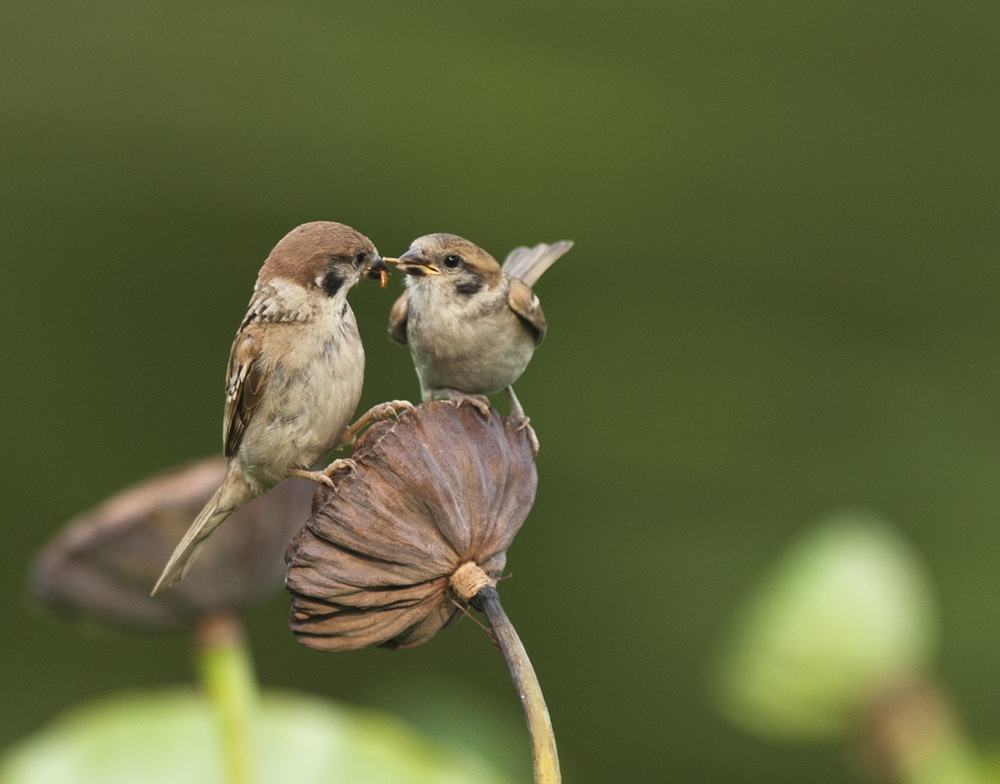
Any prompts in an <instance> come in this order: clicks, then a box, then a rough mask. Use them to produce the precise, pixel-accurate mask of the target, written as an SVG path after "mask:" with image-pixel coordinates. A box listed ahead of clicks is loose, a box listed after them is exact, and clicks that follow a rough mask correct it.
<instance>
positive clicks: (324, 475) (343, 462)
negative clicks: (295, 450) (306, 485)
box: [288, 457, 358, 492]
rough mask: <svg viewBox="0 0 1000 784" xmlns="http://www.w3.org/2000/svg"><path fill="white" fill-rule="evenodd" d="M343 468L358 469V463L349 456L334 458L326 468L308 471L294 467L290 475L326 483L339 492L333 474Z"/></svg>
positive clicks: (322, 483)
mask: <svg viewBox="0 0 1000 784" xmlns="http://www.w3.org/2000/svg"><path fill="white" fill-rule="evenodd" d="M341 468H347V469H349V470H351V471H356V470H357V468H358V464H357V463H355V462H354V461H353V460H351V459H350V458H349V457H345V458H341V459H338V460H334V461H333V462H332V463H330V465H328V466H327V467H326V468H324V469H323V470H322V471H306V470H304V469H299V468H294V469H292V470H291V471H289V472H288V475H289V476H297V477H300V478H302V479H309V480H311V481H313V482H316V483H317V484H321V485H326V486H327V487H329V488H330V489H331V490H333V491H334V492H337V485H335V484H334V482H333V475H334V474H335V473H337V471H339V470H340V469H341Z"/></svg>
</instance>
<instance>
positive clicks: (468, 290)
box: [455, 276, 486, 297]
mask: <svg viewBox="0 0 1000 784" xmlns="http://www.w3.org/2000/svg"><path fill="white" fill-rule="evenodd" d="M485 283H486V282H485V281H484V280H483V279H482V278H480V277H478V276H476V277H474V278H471V279H467V280H463V281H460V282H459V283H456V284H455V291H456V292H457V293H459V294H461V295H462V296H465V297H471V296H472V295H473V294H475V293H477V292H479V291H482V289H483V286H484V285H485Z"/></svg>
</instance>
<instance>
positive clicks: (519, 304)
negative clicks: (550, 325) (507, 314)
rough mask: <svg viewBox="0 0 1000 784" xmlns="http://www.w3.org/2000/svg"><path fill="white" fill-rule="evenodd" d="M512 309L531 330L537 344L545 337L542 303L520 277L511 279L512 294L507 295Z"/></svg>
mask: <svg viewBox="0 0 1000 784" xmlns="http://www.w3.org/2000/svg"><path fill="white" fill-rule="evenodd" d="M507 302H508V304H509V305H510V309H511V310H513V311H514V313H516V314H517V315H518V316H519V317H520V319H521V321H522V322H524V326H525V327H527V328H528V330H529V331H530V332H531V334H532V337H534V339H535V345H536V346H537V345H538V344H539V343H541V342H542V339H543V338H544V337H545V330H546V324H545V314H544V313H542V303H540V302H539V301H538V297H536V296H535V292H533V291H532V290H531V287H530V286H528V285H527V284H526V283H524V282H523V281H521V280H519V279H518V278H511V280H510V294H509V295H508V297H507Z"/></svg>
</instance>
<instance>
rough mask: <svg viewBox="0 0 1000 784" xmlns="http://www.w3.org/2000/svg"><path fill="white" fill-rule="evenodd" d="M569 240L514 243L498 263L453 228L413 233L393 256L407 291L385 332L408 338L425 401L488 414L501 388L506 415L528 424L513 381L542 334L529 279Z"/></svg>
mask: <svg viewBox="0 0 1000 784" xmlns="http://www.w3.org/2000/svg"><path fill="white" fill-rule="evenodd" d="M571 247H573V243H572V242H570V241H568V240H564V241H562V242H557V243H555V244H553V245H545V244H541V245H536V246H535V247H533V248H524V247H521V248H515V249H514V250H512V251H511V252H510V253H509V254H508V256H507V258H506V260H505V261H504V263H503V267H501V266H500V265H499V264H497V262H496V260H495V259H494V258H493V257H492V256H491V255H490V254H489V253H487V252H486V251H485V250H483V249H482V248H480V247H479V246H478V245H475V244H473V243H471V242H469V240H467V239H463V238H462V237H458V236H456V235H454V234H428V235H427V236H425V237H419V238H418V239H416V240H414V241H413V243H412V244H411V245H410V249H409V250H408V251H406V253H404V254H403V255H402V256H400V257H399V258H398V259H387V261H388V262H389V263H395V264H396V265H397V268H398V269H399V270H400V271H402V272H405V273H406V275H407V278H406V291H405V292H403V294H402V296H401V297H400V298H399V299H398V300H396V304H395V305H393V308H392V312H391V314H390V316H389V338H390V339H391V340H394V341H395V342H397V343H399V344H400V345H408V346H409V347H410V353H411V354H412V355H413V363H414V365H415V366H416V369H417V377H418V378H419V379H420V392H421V394H422V396H423V399H424V400H432V399H441V398H444V399H449V400H454V401H455V402H457V403H458V404H459V405H461V403H463V402H469V403H472V404H473V405H475V406H476V407H477V408H478V409H479V410H480V411H482V412H483V413H484V414H486V415H487V416H488V414H489V401H488V400H487V399H486V398H485V395H489V394H492V393H494V392H499V391H500V390H501V389H506V390H507V395H508V397H509V398H510V406H511V418H513V419H515V420H516V421H518V422H519V423H520V426H521V427H524V428H527V429H528V434H529V438H530V439H531V442H532V449H533V450H534V451H535V453H537V451H538V441H537V439H536V438H535V435H534V432H533V431H532V430H531V428H530V427H528V418H527V417H526V416H525V415H524V410H523V409H522V408H521V405H520V403H519V402H518V400H517V397H516V396H515V395H514V389H513V387H512V384H513V383H514V382H515V381H517V379H518V378H519V377H520V375H521V373H523V372H524V369H525V368H526V367H527V366H528V361H529V360H530V359H531V355H532V354H533V353H534V351H535V348H536V347H537V346H538V344H539V343H541V342H542V338H544V337H545V330H546V323H545V315H544V314H543V313H542V306H541V304H540V303H539V302H538V297H536V296H535V294H534V292H533V291H532V290H531V286H532V284H534V282H535V281H536V280H538V278H539V277H540V276H541V274H542V273H543V272H545V270H546V269H548V268H549V266H550V265H551V264H552V263H553V262H554V261H555V260H556V259H558V258H559V257H560V256H562V255H563V254H564V253H566V251H568V250H569V249H570V248H571Z"/></svg>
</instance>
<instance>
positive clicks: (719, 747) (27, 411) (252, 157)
mask: <svg viewBox="0 0 1000 784" xmlns="http://www.w3.org/2000/svg"><path fill="white" fill-rule="evenodd" d="M998 22H1000V10H998V6H997V4H996V2H995V0H981V1H979V2H965V3H951V4H943V3H940V2H924V1H922V0H920V1H917V2H911V3H893V4H880V3H871V2H847V3H824V4H803V3H800V2H788V1H785V2H781V1H775V2H766V3H754V4H747V3H740V2H733V1H731V0H730V1H727V0H722V1H721V2H700V1H699V2H683V3H662V4H659V3H655V4H654V3H645V2H630V0H620V1H619V2H616V3H614V4H607V5H604V4H600V3H596V2H590V3H579V4H572V3H567V2H552V3H537V2H521V3H510V4H486V3H468V2H438V1H437V0H431V1H430V2H422V3H404V2H383V3H370V4H359V5H357V6H356V7H352V8H338V7H336V4H327V3H321V2H313V3H308V2H291V3H263V2H251V3H236V2H209V3H202V2H175V1H171V2H152V3H142V4H133V3H124V2H92V3H75V2H45V1H44V0H42V1H41V2H34V3H27V2H8V3H5V4H4V5H3V6H2V8H0V31H2V32H0V74H2V77H0V139H2V154H0V155H2V168H3V171H2V175H0V180H2V182H0V210H2V212H0V253H2V258H3V262H2V267H0V270H2V277H0V282H2V284H0V290H2V302H3V310H4V315H3V319H2V323H3V325H4V326H3V328H2V329H0V352H2V353H0V358H2V385H0V410H2V412H3V422H4V424H3V432H4V437H3V446H4V448H3V450H2V452H0V461H2V463H0V466H2V477H3V482H2V485H3V490H2V494H3V496H2V499H3V500H2V512H3V517H2V525H3V536H4V545H3V547H2V549H0V575H2V578H0V579H2V580H3V583H2V588H3V591H2V594H0V595H2V597H3V598H2V604H0V624H2V626H0V628H2V630H3V631H2V633H0V706H2V711H0V747H2V746H6V745H8V744H9V743H11V742H13V741H14V740H15V739H17V738H19V737H22V736H24V735H26V734H28V733H30V732H31V731H33V730H35V729H36V728H38V727H40V726H42V725H43V724H44V723H45V722H46V721H47V720H48V719H50V718H51V717H52V716H54V715H55V714H56V713H58V712H59V711H60V710H62V709H64V708H66V707H67V706H69V705H71V704H73V703H76V702H79V701H82V700H86V699H89V698H94V697H96V696H98V695H101V694H103V693H106V692H109V691H113V690H118V689H123V688H131V687H147V686H157V685H161V684H167V683H173V682H176V681H180V680H183V679H186V678H188V677H189V675H190V672H189V669H190V665H189V659H188V657H187V651H186V644H185V643H184V641H183V640H181V639H177V638H153V639H132V638H126V637H124V636H120V635H114V634H106V633H93V632H81V630H77V629H74V628H71V627H69V626H67V625H66V624H64V623H62V622H60V621H57V620H54V619H51V618H48V617H46V616H43V615H39V614H37V613H35V612H32V611H30V609H29V608H28V607H27V602H26V599H25V595H24V589H23V585H24V578H25V574H26V570H27V568H28V564H29V562H30V559H31V557H32V554H33V553H34V552H35V551H36V549H37V548H38V547H39V546H40V545H41V543H42V542H43V541H45V539H46V538H47V537H49V536H50V535H51V534H52V533H53V532H54V531H55V530H56V529H57V528H58V527H59V526H60V525H61V524H62V523H63V522H64V521H65V520H67V519H68V518H69V517H70V516H72V515H73V514H75V513H76V512H78V511H81V510H83V509H84V508H87V507H89V506H91V505H93V504H94V503H96V502H98V501H100V500H101V499H102V498H104V497H105V496H107V495H108V494H110V493H111V492H113V491H115V490H117V489H118V488H120V487H122V486H124V485H126V484H129V483H131V482H133V481H135V480H137V479H140V478H142V477H144V476H146V475H148V474H150V473H152V472H155V471H158V470H160V469H162V468H164V467H167V466H170V465H173V464H176V463H179V462H183V461H185V460H188V459H190V458H192V457H197V456H201V455H206V454H210V453H213V452H216V451H218V450H219V449H220V448H221V446H220V423H221V413H222V402H223V376H224V369H225V363H226V358H227V356H228V351H229V346H230V342H231V340H232V335H233V333H234V331H235V328H236V326H237V325H238V323H239V319H240V317H241V316H242V314H243V312H244V309H245V307H246V303H247V300H248V298H249V295H250V290H251V288H252V285H253V280H254V277H255V275H256V273H257V269H258V267H259V265H260V263H261V262H262V260H263V258H264V257H265V255H266V254H267V252H268V251H269V250H270V248H271V247H272V246H273V244H274V243H275V242H276V241H277V240H278V239H279V238H280V237H281V236H282V235H283V234H284V233H285V232H286V231H287V230H288V229H290V228H292V227H293V226H295V225H296V224H298V223H301V222H304V221H307V220H317V219H333V220H339V221H343V222H346V223H349V224H351V225H353V226H355V227H356V228H358V229H360V230H361V231H363V232H365V233H366V234H368V235H369V236H371V237H372V239H373V240H374V241H375V242H376V244H377V245H378V247H379V248H380V250H381V251H382V252H383V253H386V254H397V253H399V252H401V251H402V250H403V249H405V248H406V247H407V245H408V244H409V241H410V240H411V239H412V238H413V237H415V236H418V235H421V234H425V233H428V232H433V231H450V232H455V233H458V234H462V235H465V236H467V237H469V238H471V239H473V240H474V241H476V242H478V243H479V244H481V245H483V246H485V247H486V248H487V249H489V250H491V251H492V252H494V254H495V255H500V256H502V255H503V254H504V253H506V251H507V250H508V249H509V248H510V247H512V246H514V245H517V244H522V243H534V242H539V241H552V240H557V239H562V238H571V239H573V240H575V241H576V243H577V245H576V248H575V249H574V250H573V251H572V252H571V254H570V255H569V256H567V257H566V258H565V259H563V260H561V261H560V262H559V263H558V264H557V265H556V266H555V267H553V268H552V269H551V270H550V271H549V272H548V273H547V274H546V275H545V277H544V278H543V279H542V280H541V281H540V282H539V283H538V284H537V286H536V291H537V292H538V294H539V295H540V297H541V299H542V302H543V304H544V306H545V312H546V315H547V317H548V320H549V326H550V329H549V336H548V338H547V339H546V341H545V344H544V345H543V346H542V348H541V349H540V351H539V352H538V353H537V354H536V356H535V359H534V362H533V363H532V366H531V367H530V368H529V370H528V371H527V373H526V374H525V376H524V377H523V379H522V380H521V382H520V383H519V384H518V392H519V395H520V398H521V401H522V402H523V403H524V405H525V407H526V409H527V411H528V413H529V414H530V415H531V416H532V421H533V424H534V425H535V428H536V431H537V433H538V435H539V438H540V439H541V442H542V451H541V455H540V457H539V463H538V465H539V476H540V484H539V493H538V500H537V503H536V505H535V508H534V511H533V512H532V515H531V516H530V517H529V519H528V522H527V523H526V524H525V527H524V529H523V530H522V532H521V534H520V535H519V537H518V540H517V541H516V542H515V545H514V547H513V549H512V550H511V552H510V554H509V558H508V564H509V568H510V570H511V571H512V572H513V575H514V577H513V579H510V580H508V581H506V582H505V583H503V586H502V595H503V597H504V601H505V605H506V607H507V610H508V612H509V613H510V615H511V616H512V618H513V619H514V621H515V623H516V625H517V626H518V629H519V631H520V632H521V635H522V637H523V638H524V640H525V643H526V645H527V647H528V650H529V652H530V653H531V655H532V657H533V660H534V664H535V667H536V669H537V671H538V673H539V676H540V678H541V681H542V684H543V687H544V689H545V693H546V697H547V699H548V702H549V705H550V708H551V712H552V717H553V721H554V724H555V728H556V733H557V737H558V740H559V744H560V750H561V754H562V762H563V768H564V772H565V774H566V778H567V780H569V781H578V782H586V783H596V782H613V781H622V782H625V781H628V782H660V781H663V782H665V781H703V782H714V781H719V782H731V781H742V782H745V781H767V782H800V781H813V782H846V781H848V780H850V779H849V772H848V769H847V767H846V765H845V764H843V763H842V762H841V761H840V757H839V755H838V754H837V753H836V752H835V751H834V750H832V749H827V750H823V749H819V750H817V749H812V748H807V749H799V750H796V749H789V748H781V747H769V746H766V745H763V744H759V743H756V742H754V741H751V740H748V739H746V738H744V737H743V736H741V735H739V734H738V733H736V732H735V731H731V730H730V729H728V728H727V727H726V726H724V725H723V724H722V723H721V722H719V721H718V720H716V719H715V718H714V717H713V714H712V712H711V710H710V708H709V707H708V701H707V696H706V695H707V687H706V679H707V677H708V673H709V664H710V661H711V655H712V653H713V651H714V650H715V646H716V642H717V639H718V637H719V635H720V633H721V631H722V630H723V629H724V627H725V622H726V619H727V617H728V613H729V612H730V611H731V608H732V606H733V603H734V601H735V600H736V599H737V598H738V597H739V596H741V594H742V593H743V592H744V591H745V589H746V586H747V585H748V584H749V583H750V581H751V580H752V578H753V577H754V575H755V574H756V573H757V572H758V571H759V569H760V568H761V567H762V566H763V565H764V564H765V563H767V562H768V560H769V559H770V558H771V557H773V555H774V554H775V553H776V552H778V551H779V550H780V548H781V547H782V546H783V545H784V544H785V543H786V542H787V541H788V540H789V539H790V538H791V537H792V536H794V534H795V533H796V532H797V531H799V530H801V529H802V528H803V527H804V526H806V525H808V524H809V522H810V521H812V520H813V519H815V518H816V517H817V516H819V515H822V514H825V513H826V512H828V511H830V510H831V509H835V508H838V507H841V506H844V505H848V504H850V505H856V504H862V505H868V506H871V507H874V508H876V509H878V510H880V511H882V512H883V513H885V514H886V515H888V516H889V517H890V518H892V519H893V520H895V521H896V522H897V523H898V524H899V525H900V526H901V527H902V528H903V529H904V530H905V531H906V532H907V533H908V535H909V536H910V537H911V538H912V539H913V540H914V541H915V543H916V544H917V546H918V547H919V548H920V549H921V550H922V551H923V553H924V554H925V556H926V559H927V562H928V565H929V567H930V569H931V572H932V573H933V575H934V577H935V579H936V580H937V581H938V584H939V587H940V596H941V601H942V606H943V611H944V613H945V622H944V629H945V634H946V638H945V640H944V646H943V654H942V660H941V672H942V674H943V677H944V678H945V679H946V681H947V682H948V683H949V684H950V685H951V686H952V687H953V689H954V691H955V693H956V695H957V698H958V700H959V702H960V703H961V705H962V708H963V709H964V710H965V711H966V716H967V717H968V722H969V724H970V725H971V727H972V729H973V730H974V731H975V732H976V733H977V734H978V736H979V737H981V738H984V739H991V738H993V737H997V736H1000V714H998V713H997V710H996V706H997V705H998V704H1000V681H998V679H997V674H998V673H1000V654H997V653H995V651H996V650H997V648H998V644H1000V632H998V621H997V612H996V608H997V598H996V589H997V583H998V580H997V576H996V575H997V567H996V561H997V549H998V548H997V523H998V516H1000V515H998V509H1000V428H998V424H997V409H998V384H1000V363H998V362H997V359H998V347H1000V346H998V335H1000V312H998V309H997V301H998V297H1000V275H998V273H997V269H996V268H997V256H998V250H1000V221H998V205H1000V193H998V190H1000V188H998V184H1000V179H998V174H1000V167H998V152H1000V127H998V125H1000V122H998V120H1000V103H998V97H997V96H998V91H997V85H998V84H1000V34H998V31H1000V25H998ZM399 286H400V283H399V282H398V280H394V281H393V283H392V286H391V290H390V292H386V293H380V292H378V291H377V288H376V287H374V286H366V287H363V290H359V291H357V292H356V293H355V294H354V295H353V303H354V307H355V310H356V312H357V314H358V320H359V322H360V325H361V330H362V335H363V338H364V339H365V343H366V348H367V352H368V364H369V371H368V375H367V378H366V384H365V394H364V398H363V400H362V405H363V406H368V405H370V404H373V403H376V402H378V401H381V400H384V399H388V398H393V397H412V398H416V397H417V395H418V389H417V384H416V379H415V376H414V374H413V371H412V367H411V365H410V361H409V357H408V355H407V352H405V351H404V350H402V349H400V348H398V347H396V346H394V345H391V344H389V343H388V342H387V341H386V338H385V323H386V319H387V315H388V310H389V307H390V305H391V303H392V300H393V298H394V295H395V293H396V292H397V291H398V289H399ZM286 615H287V600H286V599H285V597H284V596H283V595H278V596H276V597H275V599H274V600H273V601H272V602H271V603H270V604H268V605H267V606H265V607H262V608H260V609H258V610H257V611H255V612H253V613H252V614H251V616H250V618H249V619H248V620H249V625H250V627H251V633H252V639H253V645H254V649H255V653H256V656H257V659H258V663H259V669H260V674H261V678H262V679H263V680H264V681H265V682H266V683H268V684H272V685H276V686H283V687H290V688H295V689H306V690H310V691H314V692H317V693H320V694H324V695H329V696H332V697H336V698H340V699H345V700H350V701H353V702H357V703H361V704H368V705H375V706H382V707H388V708H391V709H394V710H399V711H401V712H403V713H404V714H405V715H407V716H409V717H411V718H414V719H415V720H417V721H419V722H420V723H421V724H422V725H423V726H424V727H425V728H426V729H427V730H428V731H429V732H435V731H437V730H438V728H439V727H440V726H441V725H442V723H446V722H445V719H444V718H443V716H444V715H445V714H447V715H448V716H451V717H454V716H461V715H463V714H462V712H463V711H465V712H466V714H467V715H468V716H471V717H481V718H482V731H483V733H486V732H487V730H488V729H489V727H490V726H492V725H491V724H490V722H492V721H494V720H495V721H497V722H499V723H500V725H501V726H503V725H504V724H509V725H510V726H511V727H512V729H511V730H510V731H509V733H512V735H513V741H512V742H513V744H514V745H513V748H514V753H515V755H519V754H523V756H524V759H522V758H521V757H517V759H518V762H519V763H520V764H522V765H524V764H526V757H527V747H526V745H522V740H523V737H522V736H523V734H524V731H523V729H522V728H521V725H520V716H519V713H520V711H519V707H518V705H517V702H516V698H515V696H514V693H513V690H512V688H511V685H510V682H509V680H508V678H507V674H506V672H505V669H504V667H503V664H502V662H501V660H500V659H499V657H498V656H497V655H496V654H495V652H494V651H493V649H492V647H491V646H490V645H489V643H488V641H487V640H486V639H485V638H484V636H483V635H482V633H481V632H480V631H479V630H478V629H477V628H476V627H475V626H473V625H472V624H470V623H467V622H465V623H462V624H460V625H459V626H458V627H456V628H453V629H448V630H446V631H445V632H444V633H442V634H441V635H439V636H438V637H437V638H435V639H434V640H433V641H432V642H430V643H429V644H427V645H426V646H424V647H422V648H419V649H416V650H414V651H409V652H402V653H389V652H384V651H360V652H357V653H353V654H347V655H338V656H324V655H321V654H317V653H313V652H310V651H307V650H305V649H303V648H301V647H300V646H298V645H297V644H296V642H295V641H294V639H293V637H292V636H291V634H290V633H289V631H288V630H287V626H286ZM440 704H445V705H448V706H450V707H448V708H447V710H442V709H439V707H438V706H439V705H440ZM464 724H465V725H466V730H467V731H469V732H471V733H473V734H475V733H476V732H478V731H479V726H478V725H477V723H476V722H473V721H467V722H464ZM470 727H471V730H470V729H469V728H470ZM441 731H442V732H445V733H447V732H448V731H447V729H444V730H441ZM500 740H501V741H502V744H501V745H503V744H507V746H505V748H506V747H509V745H510V740H509V738H507V736H506V735H504V734H503V733H501V738H500ZM525 770H526V768H523V767H522V768H518V769H516V770H515V772H516V773H518V774H519V775H522V776H523V775H526V774H525V772H524V771H525Z"/></svg>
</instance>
